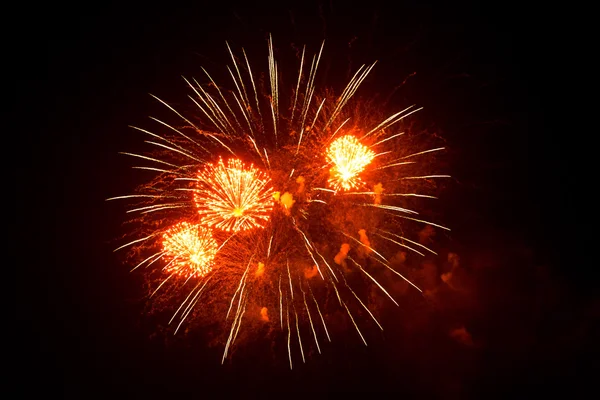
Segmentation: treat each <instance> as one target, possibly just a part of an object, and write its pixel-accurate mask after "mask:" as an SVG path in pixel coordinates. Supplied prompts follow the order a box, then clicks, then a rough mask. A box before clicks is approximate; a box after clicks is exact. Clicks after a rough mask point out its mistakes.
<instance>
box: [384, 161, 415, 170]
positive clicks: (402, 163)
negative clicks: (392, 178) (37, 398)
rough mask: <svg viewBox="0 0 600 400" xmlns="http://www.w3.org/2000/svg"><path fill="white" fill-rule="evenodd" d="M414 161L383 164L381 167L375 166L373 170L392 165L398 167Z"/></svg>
mask: <svg viewBox="0 0 600 400" xmlns="http://www.w3.org/2000/svg"><path fill="white" fill-rule="evenodd" d="M414 163H415V162H414V161H405V162H398V163H392V164H387V165H384V166H382V167H377V168H375V170H380V169H386V168H392V167H399V166H400V165H408V164H414Z"/></svg>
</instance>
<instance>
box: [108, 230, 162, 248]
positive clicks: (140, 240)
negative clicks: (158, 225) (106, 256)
mask: <svg viewBox="0 0 600 400" xmlns="http://www.w3.org/2000/svg"><path fill="white" fill-rule="evenodd" d="M156 235H157V233H153V234H152V235H148V236H146V237H143V238H141V239H136V240H133V241H131V242H129V243H126V244H124V245H123V246H121V247H117V248H116V249H114V250H113V252H115V251H119V250H121V249H124V248H125V247H128V246H131V245H133V244H136V243H140V242H143V241H145V240H148V239H150V238H153V237H154V236H156Z"/></svg>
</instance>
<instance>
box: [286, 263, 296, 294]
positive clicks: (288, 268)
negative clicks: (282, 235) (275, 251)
mask: <svg viewBox="0 0 600 400" xmlns="http://www.w3.org/2000/svg"><path fill="white" fill-rule="evenodd" d="M285 263H286V264H287V272H288V277H289V278H290V295H291V296H292V300H294V287H293V286H292V275H291V274H290V262H289V260H288V259H287V258H286V260H285Z"/></svg>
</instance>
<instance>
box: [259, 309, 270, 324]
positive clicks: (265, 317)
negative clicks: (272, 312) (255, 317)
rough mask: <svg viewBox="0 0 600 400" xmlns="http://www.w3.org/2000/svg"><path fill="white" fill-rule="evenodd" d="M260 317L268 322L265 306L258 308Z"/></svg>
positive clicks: (267, 312)
mask: <svg viewBox="0 0 600 400" xmlns="http://www.w3.org/2000/svg"><path fill="white" fill-rule="evenodd" d="M260 319H262V320H263V321H265V322H269V310H268V309H267V307H263V308H261V309H260Z"/></svg>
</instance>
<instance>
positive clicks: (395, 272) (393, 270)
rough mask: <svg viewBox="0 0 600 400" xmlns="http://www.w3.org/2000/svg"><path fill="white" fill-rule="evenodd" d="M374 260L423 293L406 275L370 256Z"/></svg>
mask: <svg viewBox="0 0 600 400" xmlns="http://www.w3.org/2000/svg"><path fill="white" fill-rule="evenodd" d="M369 257H370V258H371V259H372V260H375V261H377V262H378V263H380V264H381V265H383V266H384V267H386V268H387V269H389V270H390V271H392V272H393V273H394V274H396V275H398V276H399V277H400V278H402V279H403V280H404V281H405V282H407V283H409V284H410V285H411V286H412V287H414V288H415V289H417V290H418V291H419V292H421V293H423V291H422V290H421V289H420V288H419V287H418V286H417V285H415V284H414V283H412V282H411V281H410V280H409V279H408V278H406V277H405V276H404V275H402V274H401V273H400V272H398V271H396V270H395V269H393V268H392V267H390V266H389V265H388V264H387V263H384V262H383V261H381V260H380V259H379V258H376V257H371V256H369Z"/></svg>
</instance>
